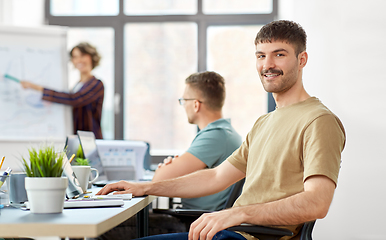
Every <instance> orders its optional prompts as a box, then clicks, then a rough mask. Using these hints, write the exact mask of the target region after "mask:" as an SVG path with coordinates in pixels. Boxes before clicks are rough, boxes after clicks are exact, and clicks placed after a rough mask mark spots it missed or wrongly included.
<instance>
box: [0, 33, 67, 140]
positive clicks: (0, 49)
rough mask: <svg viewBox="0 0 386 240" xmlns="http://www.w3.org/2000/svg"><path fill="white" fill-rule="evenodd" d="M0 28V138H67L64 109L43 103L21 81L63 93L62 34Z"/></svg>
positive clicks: (64, 80)
mask: <svg viewBox="0 0 386 240" xmlns="http://www.w3.org/2000/svg"><path fill="white" fill-rule="evenodd" d="M8 30H9V29H7V28H5V29H3V28H0V38H1V41H0V111H1V118H0V139H15V140H19V139H23V140H28V139H45V140H50V139H55V138H63V137H65V135H66V123H65V108H66V107H65V106H63V105H60V104H56V103H51V102H48V101H43V100H42V93H41V92H38V91H35V90H31V89H28V90H27V89H23V88H22V86H21V84H20V81H22V80H26V81H30V82H33V83H35V84H38V85H41V86H44V87H47V88H51V89H56V90H59V91H63V90H65V89H64V88H65V86H66V83H67V79H65V77H66V74H65V71H66V69H65V68H63V66H66V64H67V63H66V62H65V60H66V58H65V57H63V48H64V49H65V46H63V44H65V35H64V39H63V34H57V33H55V34H52V33H51V32H50V34H47V33H46V32H44V31H32V30H30V29H20V31H18V30H17V28H16V30H15V29H13V30H12V31H8Z"/></svg>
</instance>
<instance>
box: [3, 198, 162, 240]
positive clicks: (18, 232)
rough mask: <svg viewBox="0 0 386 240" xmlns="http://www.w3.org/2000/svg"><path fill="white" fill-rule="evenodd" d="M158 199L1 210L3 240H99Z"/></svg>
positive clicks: (6, 208) (133, 199) (134, 199)
mask: <svg viewBox="0 0 386 240" xmlns="http://www.w3.org/2000/svg"><path fill="white" fill-rule="evenodd" d="M156 198H157V197H155V196H146V197H136V198H132V199H131V200H127V201H124V202H125V204H124V206H122V207H103V208H76V209H64V210H63V213H53V214H36V213H31V212H30V211H24V210H20V209H16V208H13V207H5V208H3V209H0V237H3V238H12V237H43V236H59V237H74V238H83V237H97V236H99V235H101V234H103V233H104V232H106V231H108V230H110V229H112V228H113V227H115V226H117V225H118V224H120V223H122V222H123V221H125V220H126V219H128V218H130V217H132V216H133V215H135V214H136V213H138V212H139V211H140V210H142V209H143V208H145V207H146V206H148V205H149V204H150V203H151V202H152V201H153V200H154V199H156Z"/></svg>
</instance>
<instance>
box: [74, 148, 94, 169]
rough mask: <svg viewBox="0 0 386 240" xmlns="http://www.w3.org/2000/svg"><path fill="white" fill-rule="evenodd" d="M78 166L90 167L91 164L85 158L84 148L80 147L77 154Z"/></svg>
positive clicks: (76, 162)
mask: <svg viewBox="0 0 386 240" xmlns="http://www.w3.org/2000/svg"><path fill="white" fill-rule="evenodd" d="M74 165H77V166H90V162H89V161H88V159H87V158H84V155H83V151H82V147H81V146H80V145H79V147H78V150H77V151H76V154H75V164H74Z"/></svg>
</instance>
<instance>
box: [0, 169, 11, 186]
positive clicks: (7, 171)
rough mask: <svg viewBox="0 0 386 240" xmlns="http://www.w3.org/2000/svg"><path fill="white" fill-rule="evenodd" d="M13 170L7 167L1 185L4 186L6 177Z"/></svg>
mask: <svg viewBox="0 0 386 240" xmlns="http://www.w3.org/2000/svg"><path fill="white" fill-rule="evenodd" d="M11 172H12V169H11V168H7V170H5V172H4V173H3V176H2V177H1V179H0V187H1V186H3V183H4V182H5V178H6V177H7V176H8V175H9V174H10V173H11Z"/></svg>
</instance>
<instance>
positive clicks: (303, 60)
mask: <svg viewBox="0 0 386 240" xmlns="http://www.w3.org/2000/svg"><path fill="white" fill-rule="evenodd" d="M298 59H299V67H300V68H301V69H302V68H304V67H305V66H306V64H307V61H308V53H307V52H306V51H303V52H301V53H299V56H298Z"/></svg>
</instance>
